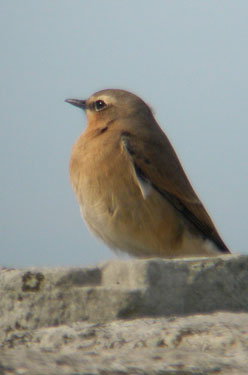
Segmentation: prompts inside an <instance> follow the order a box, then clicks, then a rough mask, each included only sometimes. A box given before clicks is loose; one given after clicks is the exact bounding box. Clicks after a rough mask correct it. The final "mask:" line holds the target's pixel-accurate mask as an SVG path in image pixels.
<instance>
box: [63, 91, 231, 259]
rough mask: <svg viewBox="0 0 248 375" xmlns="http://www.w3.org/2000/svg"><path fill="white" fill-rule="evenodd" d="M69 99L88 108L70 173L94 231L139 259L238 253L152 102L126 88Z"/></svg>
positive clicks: (83, 209)
mask: <svg viewBox="0 0 248 375" xmlns="http://www.w3.org/2000/svg"><path fill="white" fill-rule="evenodd" d="M65 101H66V102H67V103H69V104H72V105H74V106H76V107H79V108H81V109H83V110H84V111H85V113H86V118H87V124H86V128H85V130H84V131H83V133H82V134H81V135H80V136H79V138H78V139H77V141H76V143H75V144H74V146H73V148H72V152H71V157H70V163H69V175H70V182H71V185H72V188H73V190H74V193H75V196H76V198H77V201H78V203H79V206H80V211H81V214H82V217H83V219H84V221H85V223H86V226H87V227H88V229H89V230H90V231H91V232H92V233H93V234H94V235H96V236H97V237H98V238H100V239H101V240H103V241H104V243H105V244H106V245H107V246H108V247H109V248H110V249H112V250H114V251H115V252H124V253H128V254H129V255H131V256H133V257H137V258H152V257H159V258H185V257H186V258H187V257H212V256H218V255H224V254H228V253H230V250H229V249H228V248H227V246H226V245H225V243H224V242H223V240H222V239H221V237H220V235H219V233H218V232H217V229H216V228H215V225H214V224H213V221H212V220H211V218H210V216H209V215H208V213H207V211H206V209H205V208H204V206H203V204H202V203H201V201H200V199H199V198H198V196H197V194H196V193H195V191H194V190H193V188H192V186H191V183H190V182H189V179H188V178H187V176H186V174H185V172H184V169H183V167H182V165H181V163H180V161H179V158H178V157H177V155H176V152H175V151H174V149H173V146H172V145H171V143H170V141H169V139H168V137H167V136H166V134H165V133H164V132H163V130H162V129H161V128H160V126H159V125H158V123H157V122H156V120H155V117H154V115H153V111H152V109H151V108H150V106H149V105H148V104H146V103H145V102H144V101H143V100H142V99H141V98H140V97H138V96H137V95H135V94H133V93H131V92H128V91H125V90H121V89H105V90H101V91H98V92H96V93H94V94H93V95H91V96H90V97H89V98H88V99H86V100H81V99H66V100H65Z"/></svg>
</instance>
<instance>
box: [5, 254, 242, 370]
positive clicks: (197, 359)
mask: <svg viewBox="0 0 248 375" xmlns="http://www.w3.org/2000/svg"><path fill="white" fill-rule="evenodd" d="M217 311H222V312H217ZM247 311H248V257H247V256H233V255H232V256H223V257H218V258H208V259H202V258H197V259H187V260H186V259H177V260H169V261H168V260H163V259H150V260H128V261H110V262H108V263H105V264H101V265H98V266H96V267H90V268H42V269H41V268H29V269H19V270H17V269H1V271H0V375H5V374H6V375H7V374H8V375H17V374H23V375H42V374H47V375H54V374H61V375H63V374H87V375H89V374H92V375H98V374H99V375H100V374H101V375H102V374H110V375H111V374H112V375H116V374H122V375H125V374H129V375H134V374H143V375H150V374H153V375H160V374H165V375H166V374H168V375H169V374H170V375H171V374H172V373H173V374H174V375H179V374H180V375H182V374H183V375H188V374H195V375H196V374H239V375H240V374H246V373H247V367H248V328H247V327H248V313H247ZM196 314H204V315H196ZM134 318H135V319H134Z"/></svg>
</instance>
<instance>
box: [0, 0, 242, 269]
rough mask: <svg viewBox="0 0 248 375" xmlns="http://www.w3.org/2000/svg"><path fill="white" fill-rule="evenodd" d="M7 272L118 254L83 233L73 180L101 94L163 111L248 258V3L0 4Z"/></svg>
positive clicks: (179, 148)
mask: <svg viewBox="0 0 248 375" xmlns="http://www.w3.org/2000/svg"><path fill="white" fill-rule="evenodd" d="M0 14H1V23H0V43H1V59H0V67H1V69H0V76H1V77H0V78H1V92H0V95H1V98H0V99H1V101H0V105H1V111H0V153H1V157H0V163H1V165H0V170H1V183H0V192H1V209H0V255H1V257H0V264H1V265H8V266H26V265H88V264H93V263H96V262H99V261H102V260H105V259H110V258H113V257H114V256H115V255H114V254H113V253H112V252H111V251H110V250H108V249H107V247H105V246H104V245H103V244H102V243H101V242H98V241H97V240H96V239H94V238H93V237H92V236H91V235H90V234H89V233H88V231H87V229H86V228H85V226H84V224H83V222H82V220H81V217H80V214H79V209H78V206H77V203H76V201H75V198H74V196H73V193H72V190H71V187H70V184H69V179H68V160H69V155H70V151H71V147H72V145H73V143H74V141H75V140H76V138H77V137H78V136H79V134H80V132H81V131H82V130H83V128H84V125H85V117H84V115H83V113H81V111H80V110H78V109H76V108H74V107H72V106H69V105H68V104H66V103H64V99H65V98H71V97H75V98H82V99H83V98H87V97H88V96H89V95H90V94H92V93H93V92H95V91H97V90H100V89H104V88H123V89H127V90H130V91H133V92H135V93H136V94H138V95H140V96H141V97H142V98H143V99H144V100H146V101H147V102H148V103H149V104H150V105H151V106H152V108H153V109H154V110H155V114H156V118H157V120H158V122H159V123H160V125H161V127H162V128H163V129H164V131H165V132H166V133H167V135H168V136H169V138H170V140H171V142H172V143H173V145H174V147H175V149H176V152H177V154H178V156H179V157H180V159H181V161H182V164H183V166H184V168H185V170H186V173H187V174H188V176H189V178H190V180H191V182H192V184H193V186H194V188H195V190H196V191H197V193H198V195H199V196H200V198H201V200H202V201H203V203H204V204H205V206H206V208H207V210H208V212H209V214H210V216H211V217H212V219H213V221H214V222H215V224H216V226H217V228H218V230H219V232H220V234H221V236H222V237H223V239H224V241H225V242H226V243H227V245H228V246H229V247H230V248H231V249H232V250H233V252H237V253H248V245H247V239H246V234H247V232H248V221H247V216H248V214H247V212H248V198H247V191H248V163H247V160H248V150H247V136H248V121H247V120H248V110H247V104H248V94H247V93H248V73H247V67H248V47H247V46H248V22H247V15H248V2H247V0H244V1H239V0H236V1H233V0H214V1H213V0H208V1H205V0H204V1H203V0H194V1H191V0H187V1H183V0H174V1H172V0H155V1H144V0H143V1H138V0H136V1H135V0H125V1H117V0H105V1H96V0H91V1H84V0H73V1H68V0H67V1H66V0H53V1H51V0H42V1H32V0H22V1H18V0H8V1H4V0H0Z"/></svg>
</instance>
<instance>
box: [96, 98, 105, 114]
mask: <svg viewBox="0 0 248 375" xmlns="http://www.w3.org/2000/svg"><path fill="white" fill-rule="evenodd" d="M104 107H106V104H105V103H104V101H103V100H97V101H96V102H95V110H96V111H101V110H102V109H103V108H104Z"/></svg>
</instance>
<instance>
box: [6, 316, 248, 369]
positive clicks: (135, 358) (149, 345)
mask: <svg viewBox="0 0 248 375" xmlns="http://www.w3.org/2000/svg"><path fill="white" fill-rule="evenodd" d="M247 368H248V314H247V313H246V314H245V313H213V314H210V315H195V316H189V317H181V318H156V319H154V318H141V319H135V320H119V321H113V322H108V323H90V322H78V323H72V324H68V325H62V326H59V327H51V328H40V329H37V330H26V331H19V332H18V333H17V332H15V333H12V334H10V335H9V336H8V338H7V339H5V340H2V349H0V374H1V375H3V374H6V375H7V374H8V375H18V374H23V375H44V374H46V375H55V374H56V375H57V374H60V375H64V374H75V375H76V374H77V375H79V374H85V375H86V374H87V375H103V374H106V375H125V374H128V375H134V374H137V375H138V374H139V375H141V374H143V375H193V374H194V375H203V374H204V375H207V374H209V375H210V374H218V375H220V374H223V375H228V374H237V375H243V374H244V375H245V374H247Z"/></svg>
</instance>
